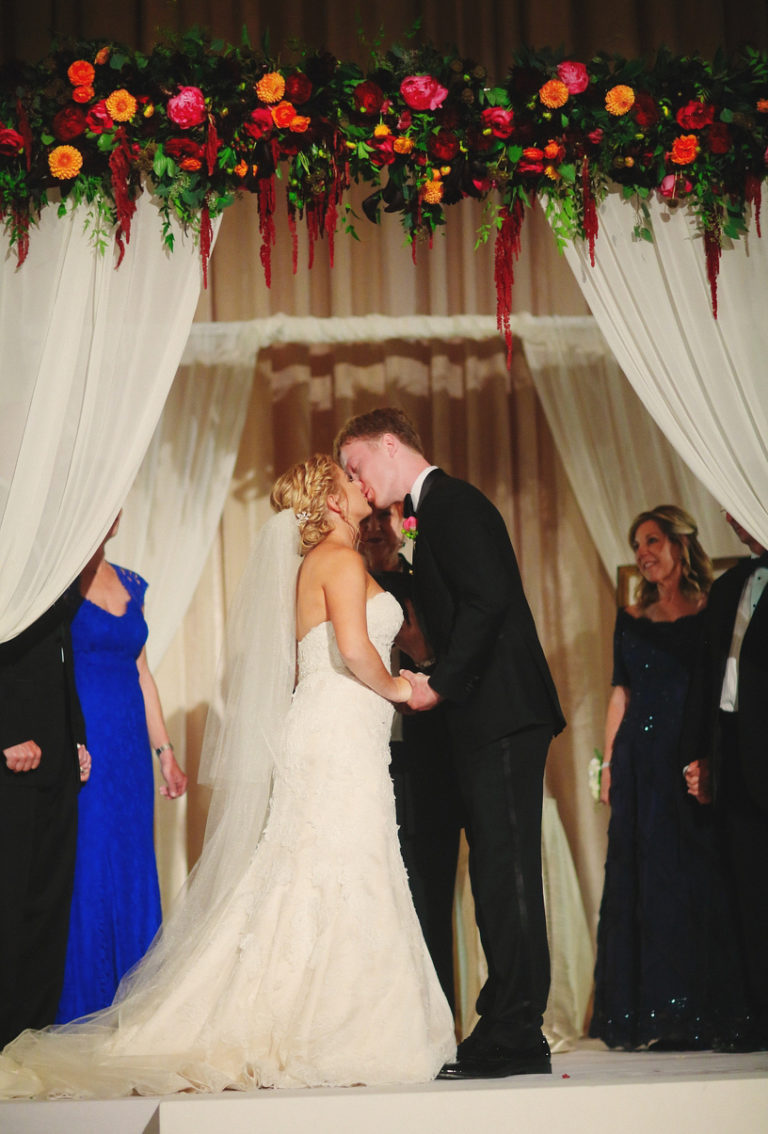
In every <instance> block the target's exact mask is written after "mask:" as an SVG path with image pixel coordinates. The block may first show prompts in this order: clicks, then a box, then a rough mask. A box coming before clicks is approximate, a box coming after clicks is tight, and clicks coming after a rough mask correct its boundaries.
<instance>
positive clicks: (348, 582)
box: [323, 549, 411, 702]
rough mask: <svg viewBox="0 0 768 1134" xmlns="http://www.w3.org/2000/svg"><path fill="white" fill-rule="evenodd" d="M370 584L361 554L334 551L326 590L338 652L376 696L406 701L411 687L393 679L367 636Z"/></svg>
mask: <svg viewBox="0 0 768 1134" xmlns="http://www.w3.org/2000/svg"><path fill="white" fill-rule="evenodd" d="M367 585H368V576H367V573H366V570H365V566H364V565H363V561H362V559H361V557H360V556H359V555H358V553H357V552H356V551H352V550H351V549H350V550H346V549H345V550H343V551H338V552H335V553H334V556H333V567H332V570H330V571H328V572H327V578H326V579H325V581H324V584H323V590H324V593H325V601H326V605H327V608H328V617H329V618H330V620H331V623H332V624H333V630H334V634H335V636H336V644H337V646H338V647H339V653H340V654H341V656H342V658H343V659H344V664H345V665H346V667H347V669H349V670H350V672H351V673H353V674H354V675H355V677H356V678H357V679H358V681H362V682H363V684H364V685H367V686H368V688H369V689H372V690H373V692H374V693H378V694H379V696H380V697H385V698H386V699H387V700H388V701H394V702H399V701H407V700H408V698H409V697H410V695H411V687H410V685H409V684H408V682H407V681H406V680H405V678H404V677H393V676H392V674H391V673H390V672H389V670H388V669H387V667H386V666H385V665H384V663H383V661H382V660H381V658H380V657H379V654H378V651H377V650H376V647H375V646H374V645H373V643H372V642H371V640H370V638H369V637H368V624H367V621H366V599H367Z"/></svg>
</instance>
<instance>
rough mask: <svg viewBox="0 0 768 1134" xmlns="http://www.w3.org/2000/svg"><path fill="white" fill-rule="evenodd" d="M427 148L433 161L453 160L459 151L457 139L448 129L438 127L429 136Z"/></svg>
mask: <svg viewBox="0 0 768 1134" xmlns="http://www.w3.org/2000/svg"><path fill="white" fill-rule="evenodd" d="M428 149H429V156H430V157H431V158H432V159H433V160H434V161H453V159H454V158H455V157H456V154H457V153H458V152H459V139H458V138H457V137H456V135H455V134H452V133H451V131H450V130H443V129H440V130H438V131H437V133H436V134H433V135H432V136H431V137H430V139H429V146H428Z"/></svg>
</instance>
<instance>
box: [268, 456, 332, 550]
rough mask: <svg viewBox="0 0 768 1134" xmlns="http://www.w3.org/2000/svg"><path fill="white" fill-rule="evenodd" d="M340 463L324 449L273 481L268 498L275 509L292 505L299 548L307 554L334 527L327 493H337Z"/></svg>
mask: <svg viewBox="0 0 768 1134" xmlns="http://www.w3.org/2000/svg"><path fill="white" fill-rule="evenodd" d="M341 472H342V470H341V467H340V466H339V465H337V464H336V462H335V461H334V460H333V458H332V457H329V456H328V454H327V453H315V455H314V457H310V458H309V460H307V461H299V462H298V463H297V464H295V465H292V466H291V467H290V468H289V469H288V470H287V471H286V472H284V473H283V475H282V476H281V477H278V479H277V480H276V481H275V483H274V486H273V488H272V495H271V496H270V498H269V502H270V504H271V505H272V507H273V508H274V510H275V511H276V512H282V511H283V510H284V509H286V508H292V509H293V511H294V512H295V514H296V518H297V519H298V521H299V540H300V547H299V551H300V553H301V554H302V555H306V554H307V552H308V551H311V550H312V548H313V547H316V546H317V544H318V543H320V542H321V540H324V539H325V537H326V536H327V535H328V534H329V533H330V532H331V531H332V530H333V524H332V523H331V520H330V518H329V516H328V497H329V496H338V495H339V474H340V473H341Z"/></svg>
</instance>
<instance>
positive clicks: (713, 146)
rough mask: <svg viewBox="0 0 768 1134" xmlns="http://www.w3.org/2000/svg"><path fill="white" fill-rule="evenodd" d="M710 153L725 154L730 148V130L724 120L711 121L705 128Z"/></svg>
mask: <svg viewBox="0 0 768 1134" xmlns="http://www.w3.org/2000/svg"><path fill="white" fill-rule="evenodd" d="M707 145H708V146H709V151H710V153H713V154H727V153H728V151H729V150H730V148H731V131H730V130H729V129H728V127H727V126H726V124H725V123H724V122H713V123H712V125H711V126H710V127H709V129H708V130H707Z"/></svg>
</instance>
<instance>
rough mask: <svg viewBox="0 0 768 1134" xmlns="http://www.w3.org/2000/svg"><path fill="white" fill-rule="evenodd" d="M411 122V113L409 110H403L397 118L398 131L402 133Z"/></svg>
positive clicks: (408, 127)
mask: <svg viewBox="0 0 768 1134" xmlns="http://www.w3.org/2000/svg"><path fill="white" fill-rule="evenodd" d="M412 122H413V115H412V114H411V112H410V110H404V111H403V113H402V114H401V115H400V117H399V118H398V120H397V128H398V130H399V131H400V133H401V134H404V133H405V131H406V130H408V129H410V126H411V123H412Z"/></svg>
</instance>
